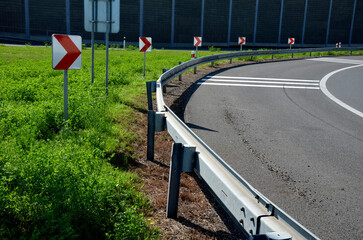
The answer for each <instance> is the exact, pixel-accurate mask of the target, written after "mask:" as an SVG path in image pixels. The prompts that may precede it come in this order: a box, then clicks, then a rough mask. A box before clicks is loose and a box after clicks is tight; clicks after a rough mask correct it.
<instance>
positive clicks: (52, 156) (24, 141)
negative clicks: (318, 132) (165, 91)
mask: <svg viewBox="0 0 363 240" xmlns="http://www.w3.org/2000/svg"><path fill="white" fill-rule="evenodd" d="M103 48H104V47H103V46H99V49H98V50H96V51H95V83H94V84H93V85H91V79H90V75H91V50H90V49H83V53H82V69H81V70H70V71H69V73H68V76H69V80H68V81H69V121H68V127H69V131H67V130H65V129H64V120H63V71H60V70H53V69H52V67H51V66H52V62H51V57H52V56H51V48H50V47H8V46H4V45H0V219H1V220H0V238H1V239H153V238H158V231H157V230H156V229H151V228H150V226H149V225H148V224H147V222H146V221H145V219H144V214H145V212H146V211H147V210H148V209H149V207H150V206H149V203H148V200H147V198H145V197H144V196H143V195H142V194H141V193H140V188H141V186H142V182H141V180H140V179H139V178H138V177H137V176H135V175H134V174H131V173H129V172H128V171H127V165H128V163H129V162H130V161H132V160H133V159H134V158H135V157H136V155H137V149H136V150H135V149H133V148H132V143H133V142H135V141H138V142H141V141H142V139H141V136H140V135H138V131H137V129H135V125H136V123H137V119H138V118H139V116H140V113H145V112H146V106H147V102H146V97H145V92H146V88H145V81H151V80H157V79H158V78H159V76H160V75H161V73H162V69H163V68H172V67H173V66H176V65H178V63H179V61H183V62H185V61H188V60H190V51H164V50H163V51H159V50H153V51H152V52H148V53H146V79H143V78H142V74H143V53H140V52H138V51H137V49H135V48H132V47H130V48H128V50H116V49H111V50H110V60H109V62H110V65H109V66H110V67H109V94H108V96H106V95H105V51H104V50H102V49H103ZM216 51H217V52H219V49H216V48H210V51H200V52H199V53H198V55H199V57H202V56H207V55H211V54H215V53H216ZM316 54H319V53H314V55H316ZM331 54H334V53H331ZM270 57H271V56H261V57H258V58H263V59H265V58H270ZM275 57H290V56H289V55H286V56H285V55H280V56H275ZM244 59H245V60H249V59H250V58H241V59H240V60H244ZM223 62H226V60H225V61H218V62H216V63H215V64H216V65H217V64H220V63H223ZM206 65H209V64H206ZM191 71H192V70H191ZM144 144H146V143H144Z"/></svg>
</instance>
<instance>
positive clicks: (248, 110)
mask: <svg viewBox="0 0 363 240" xmlns="http://www.w3.org/2000/svg"><path fill="white" fill-rule="evenodd" d="M337 70H340V71H337ZM334 71H337V72H336V73H335V74H333V73H334ZM328 74H329V75H328ZM327 75H328V76H327ZM324 77H325V80H324V81H322V79H324ZM327 92H328V93H329V94H330V95H331V96H329V95H327ZM362 92H363V56H342V57H334V58H318V59H312V60H293V61H281V62H271V63H259V64H253V65H247V66H243V67H237V68H231V69H228V70H226V71H223V72H219V73H217V74H215V75H213V76H210V77H209V78H206V79H201V80H200V82H198V88H197V89H196V91H195V92H194V94H193V95H192V97H191V98H190V100H189V102H188V103H187V106H186V110H185V115H184V119H185V122H186V123H187V124H188V125H189V126H190V127H191V128H192V129H193V131H195V132H196V133H197V134H198V135H199V136H200V137H201V138H202V139H203V140H204V141H205V142H206V143H207V144H208V145H209V146H210V147H211V148H212V149H213V150H215V151H216V152H217V154H219V155H220V156H221V157H222V158H223V159H224V160H225V161H226V162H227V163H228V164H229V165H230V166H231V167H233V168H234V169H235V170H236V171H237V172H238V173H239V174H240V175H241V176H242V177H244V178H245V179H246V180H247V181H248V182H249V183H250V184H252V186H254V187H255V188H256V189H258V190H259V191H260V192H262V193H263V194H264V195H265V196H266V197H267V198H269V199H270V200H271V201H272V202H274V203H275V204H277V205H278V206H279V207H280V208H282V209H283V210H285V211H286V212H287V213H288V214H289V215H291V216H292V217H293V218H295V219H296V220H297V221H299V222H300V223H301V224H302V225H304V226H305V227H307V228H308V229H309V230H310V231H312V232H313V233H314V234H316V235H317V236H318V237H320V238H322V239H361V238H362V237H363V230H362V229H363V217H362V216H363V182H362V180H363V177H362V176H363V115H362V116H360V115H359V113H362V112H363V94H362ZM342 103H343V104H342Z"/></svg>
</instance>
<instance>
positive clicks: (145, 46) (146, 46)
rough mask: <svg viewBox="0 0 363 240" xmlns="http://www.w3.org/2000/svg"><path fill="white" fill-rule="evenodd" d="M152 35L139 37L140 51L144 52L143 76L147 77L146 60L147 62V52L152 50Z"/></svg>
mask: <svg viewBox="0 0 363 240" xmlns="http://www.w3.org/2000/svg"><path fill="white" fill-rule="evenodd" d="M151 42H152V40H151V37H139V51H140V52H144V72H143V75H142V77H143V78H145V65H146V64H145V62H146V52H151V48H152V47H151Z"/></svg>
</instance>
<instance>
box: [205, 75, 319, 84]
mask: <svg viewBox="0 0 363 240" xmlns="http://www.w3.org/2000/svg"><path fill="white" fill-rule="evenodd" d="M206 78H208V79H219V78H221V79H242V80H243V79H246V80H267V81H284V82H317V83H318V82H320V80H310V79H306V80H305V79H286V78H260V77H229V76H207V77H206Z"/></svg>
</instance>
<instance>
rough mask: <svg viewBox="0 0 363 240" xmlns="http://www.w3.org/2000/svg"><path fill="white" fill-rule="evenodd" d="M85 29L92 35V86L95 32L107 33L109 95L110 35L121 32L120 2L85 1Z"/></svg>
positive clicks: (116, 0) (106, 0) (112, 0)
mask: <svg viewBox="0 0 363 240" xmlns="http://www.w3.org/2000/svg"><path fill="white" fill-rule="evenodd" d="M84 29H85V30H86V31H87V32H91V33H92V35H91V38H92V39H91V45H92V76H91V79H92V80H91V83H92V84H93V83H94V34H95V32H100V33H105V42H106V94H107V93H108V62H109V61H108V58H109V54H108V50H109V45H110V44H109V34H110V33H118V32H119V31H120V0H103V1H99V0H84Z"/></svg>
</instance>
